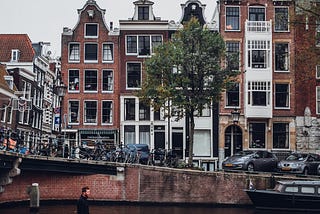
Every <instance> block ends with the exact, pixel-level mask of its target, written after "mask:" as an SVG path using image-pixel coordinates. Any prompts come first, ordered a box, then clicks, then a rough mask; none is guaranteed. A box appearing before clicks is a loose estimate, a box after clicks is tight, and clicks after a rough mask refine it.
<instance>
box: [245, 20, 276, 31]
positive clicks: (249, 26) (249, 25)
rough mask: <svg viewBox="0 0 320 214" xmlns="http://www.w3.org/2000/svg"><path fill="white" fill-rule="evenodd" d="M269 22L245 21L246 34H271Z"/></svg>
mask: <svg viewBox="0 0 320 214" xmlns="http://www.w3.org/2000/svg"><path fill="white" fill-rule="evenodd" d="M271 26H272V25H271V21H248V20H247V21H246V32H247V33H272V28H271Z"/></svg>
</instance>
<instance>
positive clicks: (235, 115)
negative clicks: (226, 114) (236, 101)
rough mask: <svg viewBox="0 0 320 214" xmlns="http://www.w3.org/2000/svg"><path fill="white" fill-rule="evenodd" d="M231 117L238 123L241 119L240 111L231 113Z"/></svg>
mask: <svg viewBox="0 0 320 214" xmlns="http://www.w3.org/2000/svg"><path fill="white" fill-rule="evenodd" d="M231 117H232V121H233V123H238V122H239V119H240V110H239V109H234V110H233V111H232V112H231Z"/></svg>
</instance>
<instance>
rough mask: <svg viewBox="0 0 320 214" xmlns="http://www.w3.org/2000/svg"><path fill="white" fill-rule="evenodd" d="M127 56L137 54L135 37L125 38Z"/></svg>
mask: <svg viewBox="0 0 320 214" xmlns="http://www.w3.org/2000/svg"><path fill="white" fill-rule="evenodd" d="M126 44H127V54H130V53H135V54H136V53H137V52H138V48H137V44H138V42H137V36H127V42H126Z"/></svg>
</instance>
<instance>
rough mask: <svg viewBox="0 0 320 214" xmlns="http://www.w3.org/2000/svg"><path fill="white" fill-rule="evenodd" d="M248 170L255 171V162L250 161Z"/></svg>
mask: <svg viewBox="0 0 320 214" xmlns="http://www.w3.org/2000/svg"><path fill="white" fill-rule="evenodd" d="M247 170H248V171H249V172H253V171H254V165H253V163H249V164H248V168H247Z"/></svg>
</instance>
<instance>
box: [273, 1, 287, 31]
mask: <svg viewBox="0 0 320 214" xmlns="http://www.w3.org/2000/svg"><path fill="white" fill-rule="evenodd" d="M274 14H275V17H274V20H275V24H274V31H275V32H287V31H289V22H288V21H289V9H288V8H287V7H276V8H274Z"/></svg>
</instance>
